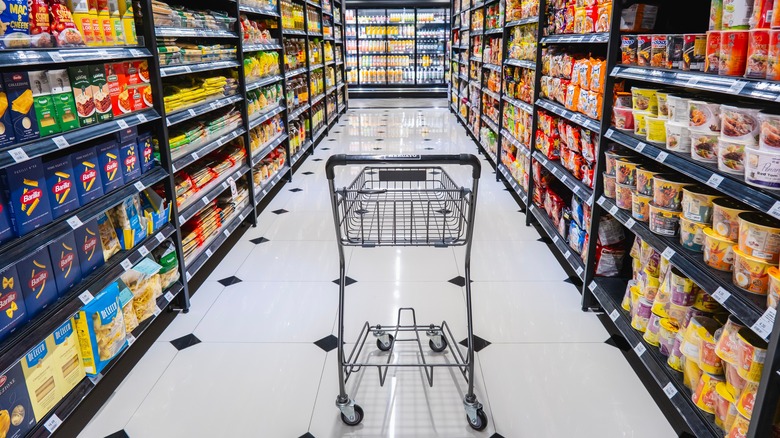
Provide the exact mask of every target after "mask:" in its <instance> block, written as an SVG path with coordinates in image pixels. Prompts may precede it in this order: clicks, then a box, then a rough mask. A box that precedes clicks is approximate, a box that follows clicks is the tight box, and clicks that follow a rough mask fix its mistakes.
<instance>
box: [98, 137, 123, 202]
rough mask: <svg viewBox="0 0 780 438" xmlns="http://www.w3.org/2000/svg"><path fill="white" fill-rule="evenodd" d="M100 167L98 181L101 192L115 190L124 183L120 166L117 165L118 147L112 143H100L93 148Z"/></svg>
mask: <svg viewBox="0 0 780 438" xmlns="http://www.w3.org/2000/svg"><path fill="white" fill-rule="evenodd" d="M95 152H96V153H97V156H98V164H99V165H100V179H101V180H102V181H103V192H104V193H108V192H110V191H112V190H116V189H118V188H120V187H122V185H123V184H124V183H125V179H124V176H123V175H122V166H121V165H120V164H119V146H117V144H116V143H114V142H113V141H108V142H105V143H101V144H99V145H97V146H96V147H95Z"/></svg>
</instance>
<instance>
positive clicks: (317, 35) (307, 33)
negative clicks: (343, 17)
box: [306, 31, 322, 38]
mask: <svg viewBox="0 0 780 438" xmlns="http://www.w3.org/2000/svg"><path fill="white" fill-rule="evenodd" d="M306 35H308V36H310V37H317V38H322V32H311V31H309V32H306Z"/></svg>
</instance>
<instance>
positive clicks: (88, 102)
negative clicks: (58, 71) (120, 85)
mask: <svg viewBox="0 0 780 438" xmlns="http://www.w3.org/2000/svg"><path fill="white" fill-rule="evenodd" d="M68 74H69V75H70V84H71V86H72V87H73V96H74V99H75V102H76V113H77V115H78V117H79V123H80V124H81V126H88V125H94V124H95V123H97V116H96V115H95V113H96V111H97V110H96V109H95V99H94V97H93V95H92V84H91V83H90V81H89V68H87V66H74V67H68Z"/></svg>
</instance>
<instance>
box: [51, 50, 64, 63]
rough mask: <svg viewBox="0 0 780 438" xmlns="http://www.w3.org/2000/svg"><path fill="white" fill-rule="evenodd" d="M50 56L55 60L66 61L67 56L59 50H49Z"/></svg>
mask: <svg viewBox="0 0 780 438" xmlns="http://www.w3.org/2000/svg"><path fill="white" fill-rule="evenodd" d="M49 57H50V58H51V60H52V61H54V62H65V58H63V57H62V55H60V54H59V53H57V52H49Z"/></svg>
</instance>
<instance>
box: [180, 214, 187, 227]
mask: <svg viewBox="0 0 780 438" xmlns="http://www.w3.org/2000/svg"><path fill="white" fill-rule="evenodd" d="M185 222H187V221H186V220H185V219H184V216H179V225H184V223H185Z"/></svg>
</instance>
